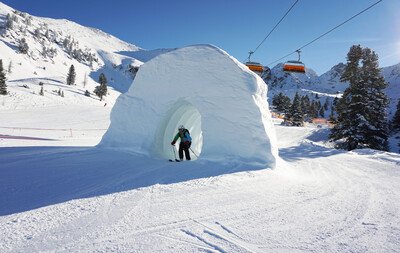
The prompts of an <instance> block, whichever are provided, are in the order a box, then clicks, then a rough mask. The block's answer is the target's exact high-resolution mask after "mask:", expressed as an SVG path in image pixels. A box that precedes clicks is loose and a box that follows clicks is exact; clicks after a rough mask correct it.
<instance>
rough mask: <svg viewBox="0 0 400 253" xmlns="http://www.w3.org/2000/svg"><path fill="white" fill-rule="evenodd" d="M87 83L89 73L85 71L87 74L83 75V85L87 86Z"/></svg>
mask: <svg viewBox="0 0 400 253" xmlns="http://www.w3.org/2000/svg"><path fill="white" fill-rule="evenodd" d="M86 85H87V74H86V73H85V76H84V77H83V87H86Z"/></svg>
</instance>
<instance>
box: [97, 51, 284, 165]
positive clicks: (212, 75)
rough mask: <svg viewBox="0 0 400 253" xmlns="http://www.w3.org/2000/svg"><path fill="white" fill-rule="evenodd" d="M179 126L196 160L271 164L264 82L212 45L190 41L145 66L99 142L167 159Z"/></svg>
mask: <svg viewBox="0 0 400 253" xmlns="http://www.w3.org/2000/svg"><path fill="white" fill-rule="evenodd" d="M179 125H184V126H185V127H186V128H187V129H188V130H189V131H190V133H191V135H192V139H193V141H192V147H191V148H192V150H193V151H194V153H196V155H197V156H199V159H205V160H213V161H227V160H229V161H231V160H237V161H239V162H244V163H258V164H260V163H261V164H262V165H265V166H267V167H271V168H272V167H274V165H275V162H276V158H277V155H278V151H277V146H276V140H275V132H274V128H273V125H272V122H271V115H270V111H269V108H268V103H267V86H266V84H265V83H264V81H263V80H262V79H261V78H260V77H259V76H257V75H256V74H254V73H253V72H251V71H250V70H249V69H248V68H247V67H246V66H245V65H243V64H242V63H240V62H239V61H237V60H236V59H235V58H233V57H231V56H230V55H228V54H227V53H226V52H225V51H223V50H221V49H219V48H217V47H215V46H211V45H194V46H188V47H184V48H180V49H177V50H174V51H171V52H168V53H165V54H162V55H159V56H157V57H155V58H153V59H152V60H150V61H149V62H146V63H145V64H143V65H142V66H141V68H140V70H139V72H138V74H137V76H136V78H135V80H134V82H133V84H132V86H131V87H130V89H129V90H128V92H126V93H124V94H122V95H121V96H120V97H119V98H118V100H117V102H116V104H115V106H114V108H113V110H112V112H111V124H110V127H109V129H108V131H107V132H106V134H105V135H104V136H103V139H102V141H101V142H100V144H99V146H101V147H113V148H123V149H129V150H131V151H134V152H136V153H141V154H144V155H146V156H153V157H164V158H173V157H174V153H173V149H172V148H173V146H171V141H172V139H173V137H174V136H175V135H176V133H177V132H178V126H179ZM178 143H179V140H178ZM176 146H178V145H176ZM192 158H194V159H196V156H194V155H192Z"/></svg>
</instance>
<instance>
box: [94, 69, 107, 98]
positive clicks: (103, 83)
mask: <svg viewBox="0 0 400 253" xmlns="http://www.w3.org/2000/svg"><path fill="white" fill-rule="evenodd" d="M99 83H100V85H99V86H96V88H95V89H94V94H96V95H97V96H98V97H99V98H100V101H102V100H103V96H105V95H106V94H107V78H106V76H105V75H104V74H103V73H101V74H100V76H99Z"/></svg>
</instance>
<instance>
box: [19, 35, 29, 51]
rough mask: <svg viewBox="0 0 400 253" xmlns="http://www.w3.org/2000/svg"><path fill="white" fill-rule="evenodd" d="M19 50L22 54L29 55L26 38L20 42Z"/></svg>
mask: <svg viewBox="0 0 400 253" xmlns="http://www.w3.org/2000/svg"><path fill="white" fill-rule="evenodd" d="M18 49H19V52H20V53H23V54H27V53H28V51H29V46H28V43H27V42H26V39H25V38H22V39H21V40H20V42H19V45H18Z"/></svg>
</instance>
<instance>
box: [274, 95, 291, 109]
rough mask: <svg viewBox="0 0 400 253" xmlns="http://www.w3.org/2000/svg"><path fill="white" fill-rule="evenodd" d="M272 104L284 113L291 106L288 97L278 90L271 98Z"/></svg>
mask: <svg viewBox="0 0 400 253" xmlns="http://www.w3.org/2000/svg"><path fill="white" fill-rule="evenodd" d="M272 105H273V106H274V107H275V109H276V110H277V111H278V112H282V113H286V112H287V111H288V110H289V108H290V106H291V103H290V98H289V97H288V96H286V95H284V94H283V93H282V92H279V94H277V95H275V96H274V97H273V98H272Z"/></svg>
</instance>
